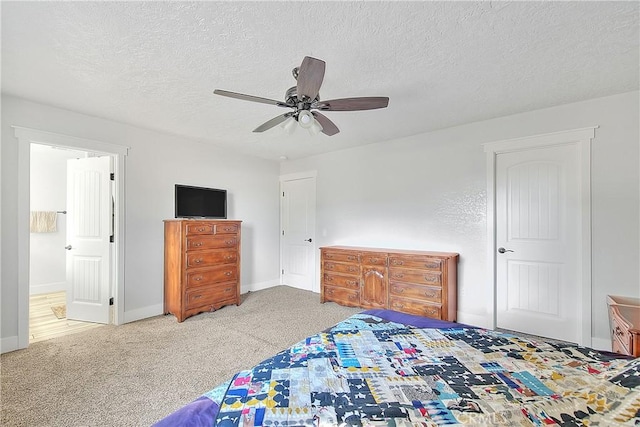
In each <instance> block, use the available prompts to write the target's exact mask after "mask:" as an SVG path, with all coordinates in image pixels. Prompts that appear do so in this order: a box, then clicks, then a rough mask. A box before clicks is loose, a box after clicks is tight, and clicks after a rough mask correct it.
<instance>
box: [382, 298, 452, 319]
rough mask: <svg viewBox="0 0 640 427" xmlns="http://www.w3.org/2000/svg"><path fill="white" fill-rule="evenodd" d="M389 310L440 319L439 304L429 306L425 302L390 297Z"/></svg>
mask: <svg viewBox="0 0 640 427" xmlns="http://www.w3.org/2000/svg"><path fill="white" fill-rule="evenodd" d="M389 308H390V309H391V310H395V311H401V312H403V313H409V314H416V315H418V316H425V317H432V318H434V319H442V310H441V307H440V305H439V304H429V303H427V302H420V301H414V300H409V299H404V298H397V297H391V300H390V301H389Z"/></svg>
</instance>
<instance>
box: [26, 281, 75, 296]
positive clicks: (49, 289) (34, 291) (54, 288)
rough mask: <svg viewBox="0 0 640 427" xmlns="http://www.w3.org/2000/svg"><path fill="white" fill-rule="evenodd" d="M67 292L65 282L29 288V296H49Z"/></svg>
mask: <svg viewBox="0 0 640 427" xmlns="http://www.w3.org/2000/svg"><path fill="white" fill-rule="evenodd" d="M66 290H67V284H66V283H65V282H54V283H43V284H41V285H31V286H29V295H40V294H50V293H53V292H62V291H66Z"/></svg>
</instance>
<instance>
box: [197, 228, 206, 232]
mask: <svg viewBox="0 0 640 427" xmlns="http://www.w3.org/2000/svg"><path fill="white" fill-rule="evenodd" d="M204 230H206V228H204V227H198V231H204Z"/></svg>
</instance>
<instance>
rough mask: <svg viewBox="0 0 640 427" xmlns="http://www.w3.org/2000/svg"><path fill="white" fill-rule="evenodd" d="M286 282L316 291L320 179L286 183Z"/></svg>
mask: <svg viewBox="0 0 640 427" xmlns="http://www.w3.org/2000/svg"><path fill="white" fill-rule="evenodd" d="M280 211H281V215H282V233H281V239H282V240H281V242H282V245H281V247H282V283H283V284H284V285H289V286H293V287H295V288H300V289H306V290H309V291H311V290H313V283H314V278H315V270H316V269H315V265H316V258H315V227H316V180H315V178H303V179H294V180H290V181H283V182H282V203H281V210H280Z"/></svg>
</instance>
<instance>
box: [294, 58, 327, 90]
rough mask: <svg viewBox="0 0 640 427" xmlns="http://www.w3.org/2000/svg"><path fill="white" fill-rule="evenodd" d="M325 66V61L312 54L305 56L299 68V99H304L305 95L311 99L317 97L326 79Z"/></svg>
mask: <svg viewBox="0 0 640 427" xmlns="http://www.w3.org/2000/svg"><path fill="white" fill-rule="evenodd" d="M324 68H325V62H324V61H322V60H320V59H316V58H312V57H310V56H305V57H304V59H303V60H302V65H300V68H299V69H298V85H297V86H298V87H297V93H298V100H300V101H302V100H303V99H302V98H303V96H306V97H307V98H308V100H309V101H313V100H314V99H316V97H317V96H318V92H319V91H320V86H321V85H322V80H323V79H324Z"/></svg>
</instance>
